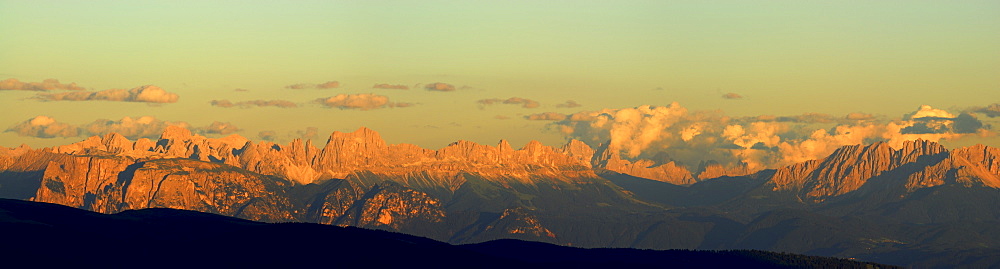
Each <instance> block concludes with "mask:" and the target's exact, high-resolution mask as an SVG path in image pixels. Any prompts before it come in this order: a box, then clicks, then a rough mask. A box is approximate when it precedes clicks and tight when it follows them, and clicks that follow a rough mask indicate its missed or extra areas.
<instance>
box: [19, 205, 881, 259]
mask: <svg viewBox="0 0 1000 269" xmlns="http://www.w3.org/2000/svg"><path fill="white" fill-rule="evenodd" d="M0 231H3V234H4V236H3V241H4V242H3V244H0V255H2V256H3V257H5V258H4V263H5V264H21V265H31V266H36V267H68V266H74V267H85V268H89V267H102V268H123V267H129V268H135V267H142V268H150V267H180V266H184V267H197V268H200V267H217V266H219V267H226V268H233V267H244V266H251V267H263V266H275V267H277V266H280V267H296V266H323V267H344V266H365V267H374V268H385V267H397V268H399V267H402V266H407V267H427V266H431V267H434V268H449V267H463V268H512V267H515V266H516V268H525V267H529V268H530V267H543V266H545V267H548V266H574V267H609V266H615V267H621V266H629V267H632V266H656V267H677V266H679V267H684V268H692V267H694V268H698V267H703V268H719V267H736V266H739V267H743V268H895V267H894V266H887V265H880V264H874V263H865V262H858V261H851V260H845V259H837V258H826V257H815V256H804V255H795V254H784V253H774V252H765V251H745V250H733V251H689V250H659V251H653V250H637V249H581V248H572V247H564V246H556V245H551V244H546V243H538V242H526V241H519V240H499V241H491V242H485V243H480V244H473V245H460V246H455V245H450V244H446V243H442V242H438V241H434V240H430V239H427V238H422V237H416V236H411V235H405V234H401V233H393V232H386V231H377V230H368V229H362V228H352V227H337V226H330V225H321V224H306V223H276V224H268V223H261V222H254V221H248V220H243V219H238V218H232V217H226V216H220V215H214V214H208V213H201V212H195V211H186V210H175V209H142V210H133V211H125V212H121V213H117V214H100V213H94V212H89V211H85V210H80V209H75V208H70V207H66V206H61V205H55V204H48V203H37V202H26V201H19V200H8V199H0Z"/></svg>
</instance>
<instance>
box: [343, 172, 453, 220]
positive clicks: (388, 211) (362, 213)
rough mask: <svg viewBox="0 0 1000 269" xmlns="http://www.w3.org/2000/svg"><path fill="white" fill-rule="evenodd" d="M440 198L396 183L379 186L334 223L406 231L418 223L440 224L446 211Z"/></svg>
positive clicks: (384, 183)
mask: <svg viewBox="0 0 1000 269" xmlns="http://www.w3.org/2000/svg"><path fill="white" fill-rule="evenodd" d="M442 206H443V205H442V203H441V201H440V200H438V199H434V198H431V197H430V196H429V195H427V194H426V193H423V192H419V191H415V190H413V189H409V188H406V187H403V186H402V185H399V184H398V183H394V182H388V181H387V182H383V183H380V184H378V185H376V186H375V187H374V188H372V189H371V190H370V191H369V192H368V193H366V194H365V195H364V197H362V198H361V199H358V200H357V201H356V202H355V203H354V205H353V206H351V207H350V208H348V209H347V210H346V211H345V213H344V214H342V215H341V216H340V218H338V219H337V220H336V222H335V223H334V224H337V225H340V226H356V227H370V228H389V230H395V231H399V230H404V229H405V228H406V227H404V225H413V224H414V223H416V222H422V223H439V222H442V221H444V218H445V211H444V209H443V207H442Z"/></svg>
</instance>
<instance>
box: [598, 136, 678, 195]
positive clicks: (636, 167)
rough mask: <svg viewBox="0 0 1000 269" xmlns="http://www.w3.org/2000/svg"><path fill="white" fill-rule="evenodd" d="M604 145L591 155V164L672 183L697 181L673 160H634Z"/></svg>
mask: <svg viewBox="0 0 1000 269" xmlns="http://www.w3.org/2000/svg"><path fill="white" fill-rule="evenodd" d="M607 144H609V143H606V144H605V145H604V146H601V148H600V149H599V150H598V151H597V153H596V154H595V155H594V157H593V166H594V167H598V168H603V169H607V170H610V171H614V172H618V173H622V174H627V175H631V176H635V177H641V178H647V179H652V180H657V181H663V182H667V183H670V184H674V185H691V184H694V183H695V182H697V181H696V180H695V178H694V176H692V174H691V171H688V170H687V168H684V167H683V166H679V165H677V164H676V163H674V162H673V161H668V162H666V163H656V162H654V161H652V160H645V159H640V160H637V161H635V162H632V161H629V160H624V159H622V158H621V154H620V151H619V150H618V149H617V148H614V147H608V146H606V145H607Z"/></svg>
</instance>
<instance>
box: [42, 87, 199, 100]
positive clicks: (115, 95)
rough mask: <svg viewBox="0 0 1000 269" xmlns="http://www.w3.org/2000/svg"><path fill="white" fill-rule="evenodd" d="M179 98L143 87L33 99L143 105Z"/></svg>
mask: <svg viewBox="0 0 1000 269" xmlns="http://www.w3.org/2000/svg"><path fill="white" fill-rule="evenodd" d="M179 98H180V96H179V95H177V94H176V93H170V92H167V91H166V90H163V89H161V88H160V87H157V86H153V85H145V86H140V87H136V88H132V89H131V90H127V91H126V90H122V89H111V90H103V91H97V92H84V91H80V92H62V93H39V94H38V95H36V96H35V99H40V100H44V101H99V100H104V101H121V102H145V103H176V102H177V99H179Z"/></svg>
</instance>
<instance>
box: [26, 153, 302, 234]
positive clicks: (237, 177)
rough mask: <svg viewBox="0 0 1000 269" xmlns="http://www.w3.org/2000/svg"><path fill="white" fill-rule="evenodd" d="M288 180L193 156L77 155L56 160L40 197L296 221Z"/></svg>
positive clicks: (96, 207) (112, 209)
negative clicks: (192, 158)
mask: <svg viewBox="0 0 1000 269" xmlns="http://www.w3.org/2000/svg"><path fill="white" fill-rule="evenodd" d="M287 185H288V183H287V182H286V181H284V180H276V179H273V178H268V177H267V176H263V175H260V174H256V173H253V172H250V171H241V169H238V168H235V167H231V166H227V165H223V164H215V163H210V162H203V161H197V160H191V159H180V158H178V159H158V160H151V161H138V162H136V160H135V159H131V158H130V157H117V156H73V157H72V158H66V159H61V160H57V161H51V162H50V163H49V166H48V168H47V169H46V170H45V174H44V176H43V178H42V183H41V186H40V187H39V189H38V192H37V194H36V197H35V201H42V202H49V203H57V204H63V205H68V206H72V207H78V208H83V209H87V210H91V211H95V212H101V213H116V212H121V211H123V210H129V209H141V208H154V207H164V208H176V209H187V210H196V211H201V212H209V213H215V214H221V215H226V216H234V217H240V218H245V219H251V220H260V221H292V220H295V219H296V218H295V217H294V216H293V212H294V210H291V209H292V205H291V203H290V202H289V200H288V198H287V197H286V196H285V195H284V192H285V190H286V187H287Z"/></svg>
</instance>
